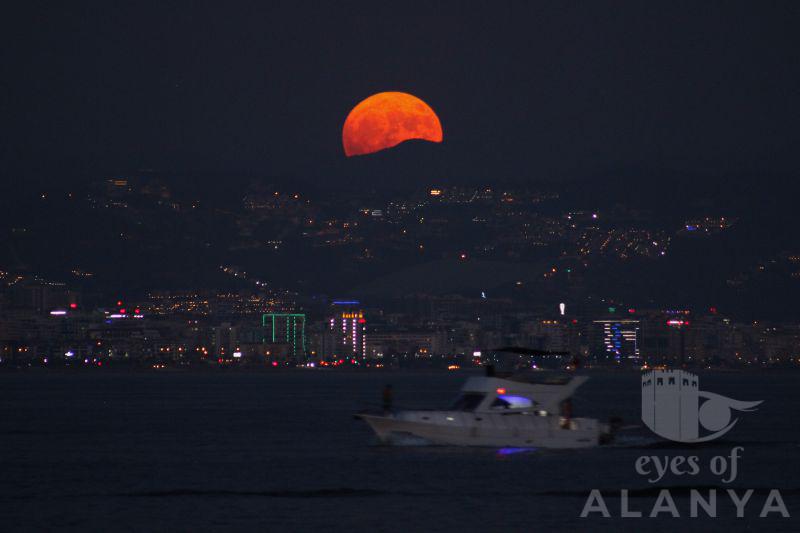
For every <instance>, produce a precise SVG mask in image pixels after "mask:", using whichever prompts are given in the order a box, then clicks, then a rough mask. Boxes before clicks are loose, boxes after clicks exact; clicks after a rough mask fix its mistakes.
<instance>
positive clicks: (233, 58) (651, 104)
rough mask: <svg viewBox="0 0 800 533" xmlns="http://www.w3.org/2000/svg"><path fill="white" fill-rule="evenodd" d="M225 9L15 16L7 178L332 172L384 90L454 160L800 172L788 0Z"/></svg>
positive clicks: (476, 168)
mask: <svg viewBox="0 0 800 533" xmlns="http://www.w3.org/2000/svg"><path fill="white" fill-rule="evenodd" d="M230 4H231V3H227V2H226V3H222V2H214V3H206V4H201V3H198V4H190V3H187V2H157V3H154V4H147V5H145V4H144V3H138V2H137V3H128V4H127V5H124V6H123V5H121V4H118V3H115V2H106V3H102V4H101V3H98V4H96V5H90V4H84V3H80V2H65V3H53V6H51V7H46V6H44V5H36V4H33V5H32V6H31V7H27V8H25V12H17V13H11V12H6V15H5V16H4V18H5V19H6V20H5V21H4V22H5V23H4V26H5V28H4V29H3V33H4V37H3V39H4V40H5V44H4V45H3V49H4V50H3V54H4V61H3V65H4V66H3V70H4V74H3V76H2V82H0V83H2V86H0V87H1V88H2V95H3V96H2V101H1V103H2V114H3V116H4V118H3V130H4V131H5V135H4V137H5V141H4V142H3V145H4V146H3V148H2V150H3V152H0V153H2V157H3V169H4V173H5V174H6V175H7V178H5V179H4V181H5V180H6V179H9V178H12V179H14V178H13V177H16V178H17V179H18V178H19V177H20V176H40V177H41V176H48V178H47V179H57V180H62V179H77V178H79V177H81V178H83V177H89V176H90V177H91V178H92V179H96V178H97V175H98V174H100V175H102V174H103V173H111V172H125V171H132V170H134V169H139V168H153V169H157V170H163V171H214V172H248V173H255V174H261V175H270V174H286V173H292V174H302V175H307V176H315V177H317V178H318V179H326V178H327V179H331V178H336V177H339V176H336V174H337V173H341V172H344V171H346V170H343V169H346V168H347V166H346V165H347V163H346V162H345V161H344V156H343V154H342V148H341V141H340V132H341V126H342V123H343V121H344V118H345V116H346V114H347V112H348V111H349V109H350V108H351V107H352V106H353V105H355V104H356V103H357V102H358V101H359V100H361V99H362V98H364V97H366V96H368V95H370V94H372V93H374V92H378V91H382V90H403V91H407V92H411V93H413V94H416V95H417V96H419V97H421V98H423V99H424V100H426V101H427V102H428V103H429V104H430V105H431V106H432V107H433V108H434V109H435V110H436V111H437V113H438V114H439V116H440V118H441V120H442V123H443V126H444V134H445V144H443V145H442V146H441V153H442V154H445V155H444V157H446V160H447V162H446V165H447V166H448V168H450V169H451V171H452V172H453V173H454V174H459V173H464V174H467V173H480V174H484V175H497V174H501V175H505V176H506V177H511V178H512V179H529V178H535V177H540V176H568V177H579V176H582V175H586V174H592V173H596V172H601V171H608V170H610V169H618V168H622V169H625V168H647V169H663V168H670V169H673V168H674V169H682V170H690V171H693V172H700V173H710V174H717V175H721V174H725V173H728V172H766V173H784V174H786V173H789V174H791V173H794V172H796V171H797V170H800V161H798V153H800V152H799V151H798V150H797V149H796V147H795V144H796V140H797V138H798V135H797V130H796V128H797V124H798V122H799V121H798V119H800V100H799V99H798V94H800V87H798V84H799V83H798V82H800V32H798V30H797V28H798V27H800V4H797V3H796V2H748V3H741V4H740V3H736V2H724V3H722V2H719V3H717V2H659V3H655V2H641V1H636V2H602V3H601V2H563V1H557V2H511V3H502V2H491V3H490V2H486V3H484V4H474V5H472V6H471V7H469V5H468V4H467V3H464V2H459V3H454V4H452V5H450V6H449V7H446V6H444V5H439V6H438V7H436V8H432V7H431V6H430V5H429V4H431V3H421V4H416V5H408V6H407V5H406V3H398V2H392V3H384V4H381V5H378V4H377V3H372V2H371V3H364V4H354V3H347V2H345V3H330V4H331V5H330V6H328V7H326V8H323V9H320V8H318V7H314V8H311V7H307V8H298V7H297V2H285V3H277V2H263V1H262V2H252V3H235V5H230ZM190 6H191V7H190ZM331 169H333V170H331ZM332 174H333V175H332ZM50 177H52V178H50Z"/></svg>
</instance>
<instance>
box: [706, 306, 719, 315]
mask: <svg viewBox="0 0 800 533" xmlns="http://www.w3.org/2000/svg"><path fill="white" fill-rule="evenodd" d="M708 311H709V312H710V313H711V314H712V315H716V314H717V308H716V307H711V308H709V309H708Z"/></svg>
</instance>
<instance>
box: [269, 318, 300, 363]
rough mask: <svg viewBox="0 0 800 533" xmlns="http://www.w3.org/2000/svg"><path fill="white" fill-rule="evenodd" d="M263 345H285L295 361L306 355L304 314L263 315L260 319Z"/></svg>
mask: <svg viewBox="0 0 800 533" xmlns="http://www.w3.org/2000/svg"><path fill="white" fill-rule="evenodd" d="M261 326H262V327H263V328H264V344H268V345H285V351H286V353H287V354H288V355H289V356H290V357H291V358H292V359H295V360H298V359H304V358H305V355H306V315H305V314H304V313H265V314H264V315H263V316H262V317H261Z"/></svg>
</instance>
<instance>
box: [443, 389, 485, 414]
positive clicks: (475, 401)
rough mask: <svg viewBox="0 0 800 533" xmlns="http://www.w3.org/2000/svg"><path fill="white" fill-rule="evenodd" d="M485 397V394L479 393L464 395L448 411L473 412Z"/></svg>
mask: <svg viewBox="0 0 800 533" xmlns="http://www.w3.org/2000/svg"><path fill="white" fill-rule="evenodd" d="M485 397H486V395H485V394H482V393H479V392H467V393H464V394H462V395H461V396H459V397H458V399H456V401H455V402H453V404H452V405H451V406H450V408H449V409H448V411H474V410H475V408H477V407H478V406H479V405H480V404H481V402H482V401H483V399H484V398H485Z"/></svg>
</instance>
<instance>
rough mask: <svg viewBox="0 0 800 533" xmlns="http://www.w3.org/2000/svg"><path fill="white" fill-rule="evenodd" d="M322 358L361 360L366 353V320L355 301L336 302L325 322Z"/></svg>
mask: <svg viewBox="0 0 800 533" xmlns="http://www.w3.org/2000/svg"><path fill="white" fill-rule="evenodd" d="M325 329H326V332H325V335H324V336H323V343H322V352H323V353H322V354H321V355H322V356H323V357H326V358H350V357H356V358H363V357H364V356H365V355H366V352H367V319H366V318H365V317H364V311H363V310H362V309H360V308H359V302H358V301H356V300H338V301H334V302H333V305H332V312H331V315H330V316H329V318H328V319H327V320H326V328H325Z"/></svg>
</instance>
